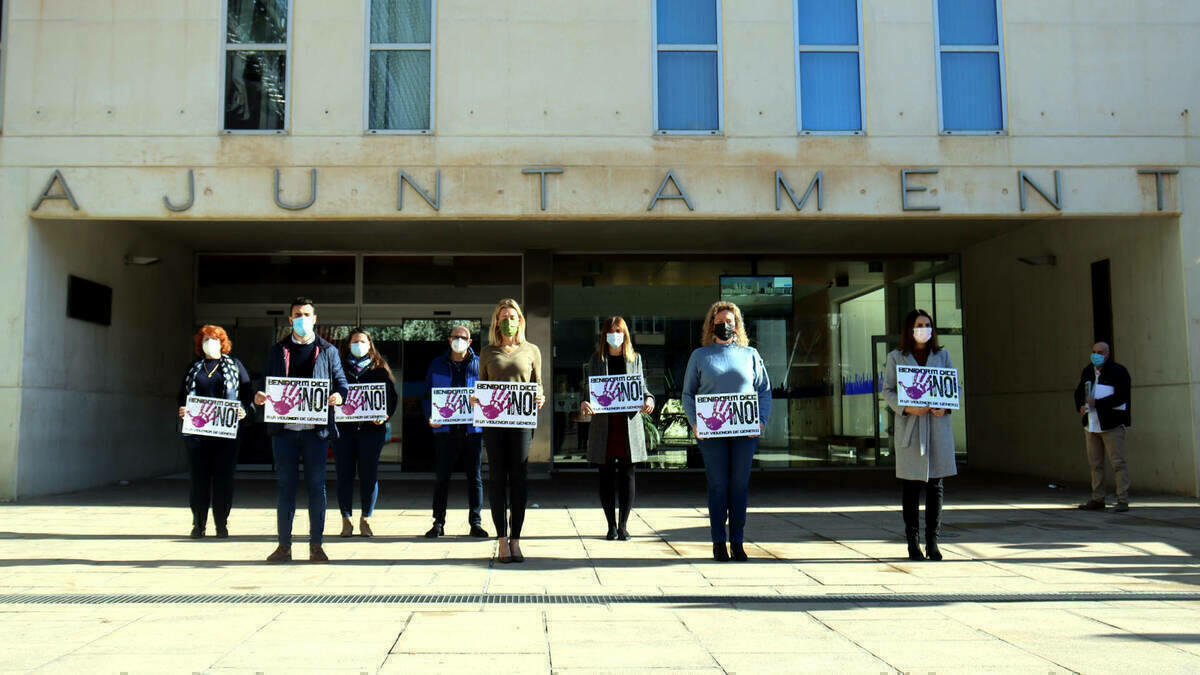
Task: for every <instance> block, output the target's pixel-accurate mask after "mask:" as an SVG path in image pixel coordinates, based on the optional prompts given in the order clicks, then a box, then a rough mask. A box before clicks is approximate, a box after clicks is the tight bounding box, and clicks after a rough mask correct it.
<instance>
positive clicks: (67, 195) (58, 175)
mask: <svg viewBox="0 0 1200 675" xmlns="http://www.w3.org/2000/svg"><path fill="white" fill-rule="evenodd" d="M56 181H57V182H58V184H59V185H61V186H62V190H63V191H62V194H60V195H56V194H51V193H50V190H52V189H54V183H55V182H56ZM47 199H65V200H67V202H69V203H70V204H71V208H73V209H75V210H76V211H78V210H79V204H78V203H76V201H75V195H73V194H71V188H70V187H68V186H67V179H66V178H63V175H62V172H61V171H59V170H58V169H55V170H54V173H53V174H51V175H50V180H49V182H47V183H46V187H44V188H42V193H41V194H40V195H38V198H37V201H36V202H34V203H33V208H32V209H30V210H31V211H37V210H38V209H39V208H41V207H42V202H44V201H46V200H47Z"/></svg>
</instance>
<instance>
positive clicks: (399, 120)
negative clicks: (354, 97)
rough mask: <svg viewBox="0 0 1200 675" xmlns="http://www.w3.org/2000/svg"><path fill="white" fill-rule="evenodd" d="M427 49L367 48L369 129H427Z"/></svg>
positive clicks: (428, 67) (428, 76) (428, 88)
mask: <svg viewBox="0 0 1200 675" xmlns="http://www.w3.org/2000/svg"><path fill="white" fill-rule="evenodd" d="M429 78H430V53H429V52H428V51H425V50H404V51H387V50H375V51H372V52H371V101H370V106H369V107H370V119H369V124H370V128H372V129H429V128H430V120H429V91H430V87H429Z"/></svg>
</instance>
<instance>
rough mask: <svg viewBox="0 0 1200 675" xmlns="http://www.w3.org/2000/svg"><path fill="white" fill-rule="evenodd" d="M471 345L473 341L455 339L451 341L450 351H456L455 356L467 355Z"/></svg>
mask: <svg viewBox="0 0 1200 675" xmlns="http://www.w3.org/2000/svg"><path fill="white" fill-rule="evenodd" d="M470 345H471V341H470V340H467V339H466V338H454V339H453V340H451V341H450V349H452V350H454V353H455V354H466V353H467V347H469V346H470Z"/></svg>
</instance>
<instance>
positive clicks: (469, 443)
mask: <svg viewBox="0 0 1200 675" xmlns="http://www.w3.org/2000/svg"><path fill="white" fill-rule="evenodd" d="M433 447H434V448H435V450H436V452H437V457H436V470H437V481H436V482H435V483H434V484H433V522H435V523H437V524H438V525H445V524H446V503H447V502H448V501H449V500H450V474H451V473H452V471H453V470H454V460H455V458H456V457H462V463H463V473H464V474H466V477H467V506H468V507H469V508H470V512H469V513H468V514H467V521H468V522H469V523H470V524H471V525H482V524H483V518H482V517H481V516H480V513H479V512H480V510H481V509H482V507H483V478H482V477H481V476H480V470H479V462H480V457H481V456H482V454H483V438H482V434H464V433H461V432H458V431H455V430H453V429H451V430H450V431H448V432H446V433H439V434H434V435H433Z"/></svg>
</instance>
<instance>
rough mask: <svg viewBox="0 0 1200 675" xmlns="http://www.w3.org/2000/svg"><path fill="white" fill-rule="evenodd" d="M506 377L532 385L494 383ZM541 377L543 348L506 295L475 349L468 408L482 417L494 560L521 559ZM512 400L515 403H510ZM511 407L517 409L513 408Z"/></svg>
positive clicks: (542, 400)
mask: <svg viewBox="0 0 1200 675" xmlns="http://www.w3.org/2000/svg"><path fill="white" fill-rule="evenodd" d="M485 381H486V382H485ZM508 382H515V383H529V384H531V385H532V386H523V385H522V384H518V385H517V386H514V387H507V388H506V387H502V386H496V385H497V384H503V383H508ZM541 382H542V352H541V350H540V349H538V347H537V345H535V344H533V343H532V342H527V341H526V340H525V315H524V314H523V313H522V312H521V306H520V305H518V304H517V301H516V300H513V299H511V298H505V299H504V300H501V301H500V302H499V303H497V304H496V309H495V310H494V311H493V312H492V323H491V328H490V333H489V334H488V345H487V346H486V347H484V348H483V349H482V350H481V351H480V352H479V381H478V382H477V383H476V385H475V393H474V394H473V395H472V396H471V399H470V400H471V407H472V409H473V410H474V411H476V412H477V413H480V414H481V417H480V419H481V420H485V422H484V424H486V426H485V427H484V430H483V440H484V445H485V446H486V447H487V457H488V473H489V478H488V499H489V501H490V502H491V506H492V524H493V525H495V526H496V537H497V542H496V543H497V547H496V559H497V560H499V561H500V562H503V563H507V562H523V561H524V560H525V556H524V555H522V553H521V546H520V543H519V542H520V539H521V527H522V526H523V525H524V523H525V504H526V502H527V501H528V499H529V494H528V491H527V488H526V474H525V472H526V468H527V462H528V461H529V444H530V442H531V441H532V440H533V427H536V426H537V411H538V410H541V409H542V405H544V404H545V403H546V397H545V395H544V394H543V392H542V384H541ZM485 385H486V386H487V389H486V390H485V389H484V386H485ZM526 390H531V391H526ZM518 394H519V395H518ZM529 399H531V400H532V402H533V403H534V407H533V408H532V410H529V409H528V408H529V406H528V405H527V404H528V403H529V402H530V400H529ZM514 402H516V403H517V404H518V405H517V406H514V405H513V404H514ZM514 407H520V410H519V411H514V410H512V408H514ZM528 413H532V415H529V414H528ZM531 422H532V423H531ZM501 425H503V426H501ZM505 503H507V504H508V505H509V509H510V510H511V515H512V529H511V531H510V529H509V527H508V518H506V517H505V508H504V505H505Z"/></svg>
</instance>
